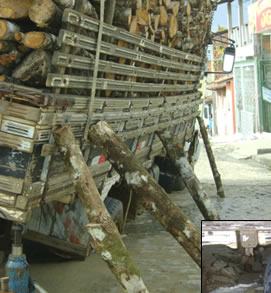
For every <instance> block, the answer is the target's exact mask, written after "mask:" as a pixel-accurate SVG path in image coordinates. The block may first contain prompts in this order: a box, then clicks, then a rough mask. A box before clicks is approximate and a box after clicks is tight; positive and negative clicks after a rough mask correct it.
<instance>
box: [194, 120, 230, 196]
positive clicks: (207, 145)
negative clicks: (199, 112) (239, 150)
mask: <svg viewBox="0 0 271 293" xmlns="http://www.w3.org/2000/svg"><path fill="white" fill-rule="evenodd" d="M197 119H198V122H199V126H200V132H201V134H202V138H203V142H204V145H205V148H206V152H207V156H208V159H209V163H210V166H211V169H212V173H213V177H214V180H215V184H216V189H217V194H218V195H219V196H220V197H225V194H224V189H223V185H222V181H221V176H220V174H219V172H218V169H217V166H216V162H215V157H214V154H213V151H212V148H211V144H210V141H209V139H208V133H207V130H206V127H205V125H204V121H203V119H202V118H201V117H200V116H197Z"/></svg>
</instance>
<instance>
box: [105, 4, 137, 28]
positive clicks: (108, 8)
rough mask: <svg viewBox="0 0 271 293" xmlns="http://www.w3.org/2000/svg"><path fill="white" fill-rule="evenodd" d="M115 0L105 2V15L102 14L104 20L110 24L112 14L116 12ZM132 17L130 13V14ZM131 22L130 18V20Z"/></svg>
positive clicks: (112, 17)
mask: <svg viewBox="0 0 271 293" xmlns="http://www.w3.org/2000/svg"><path fill="white" fill-rule="evenodd" d="M116 1H117V0H110V1H109V2H108V3H106V10H105V15H104V22H105V23H109V24H112V23H113V19H114V15H115V12H116ZM131 17H132V15H131ZM130 22H131V20H130Z"/></svg>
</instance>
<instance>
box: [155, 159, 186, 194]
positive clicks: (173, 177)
mask: <svg viewBox="0 0 271 293" xmlns="http://www.w3.org/2000/svg"><path fill="white" fill-rule="evenodd" d="M155 163H156V164H157V165H158V167H159V169H160V177H159V184H160V185H161V186H162V187H163V188H164V189H165V191H166V192H168V193H170V192H172V191H174V190H176V191H180V190H183V189H184V188H185V186H184V183H183V180H182V178H181V176H180V175H179V173H178V170H177V169H176V167H175V166H173V165H172V163H171V162H170V160H168V159H167V158H163V157H156V158H155Z"/></svg>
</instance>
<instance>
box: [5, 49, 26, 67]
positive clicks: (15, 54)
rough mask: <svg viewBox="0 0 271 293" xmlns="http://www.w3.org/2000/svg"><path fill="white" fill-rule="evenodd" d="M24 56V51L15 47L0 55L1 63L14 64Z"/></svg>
mask: <svg viewBox="0 0 271 293" xmlns="http://www.w3.org/2000/svg"><path fill="white" fill-rule="evenodd" d="M21 57H22V53H21V52H19V51H18V50H17V49H14V50H12V51H10V52H8V53H6V54H1V55H0V65H3V66H10V65H12V66H14V65H15V64H16V63H18V62H19V61H20V59H21Z"/></svg>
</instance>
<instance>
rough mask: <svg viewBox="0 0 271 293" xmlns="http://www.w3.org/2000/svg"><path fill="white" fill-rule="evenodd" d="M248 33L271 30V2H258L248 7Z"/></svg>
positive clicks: (267, 0)
mask: <svg viewBox="0 0 271 293" xmlns="http://www.w3.org/2000/svg"><path fill="white" fill-rule="evenodd" d="M248 18H249V32H250V33H251V34H253V33H262V32H264V31H267V30H271V0H260V1H258V2H256V3H254V4H252V5H250V6H249V7H248Z"/></svg>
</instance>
